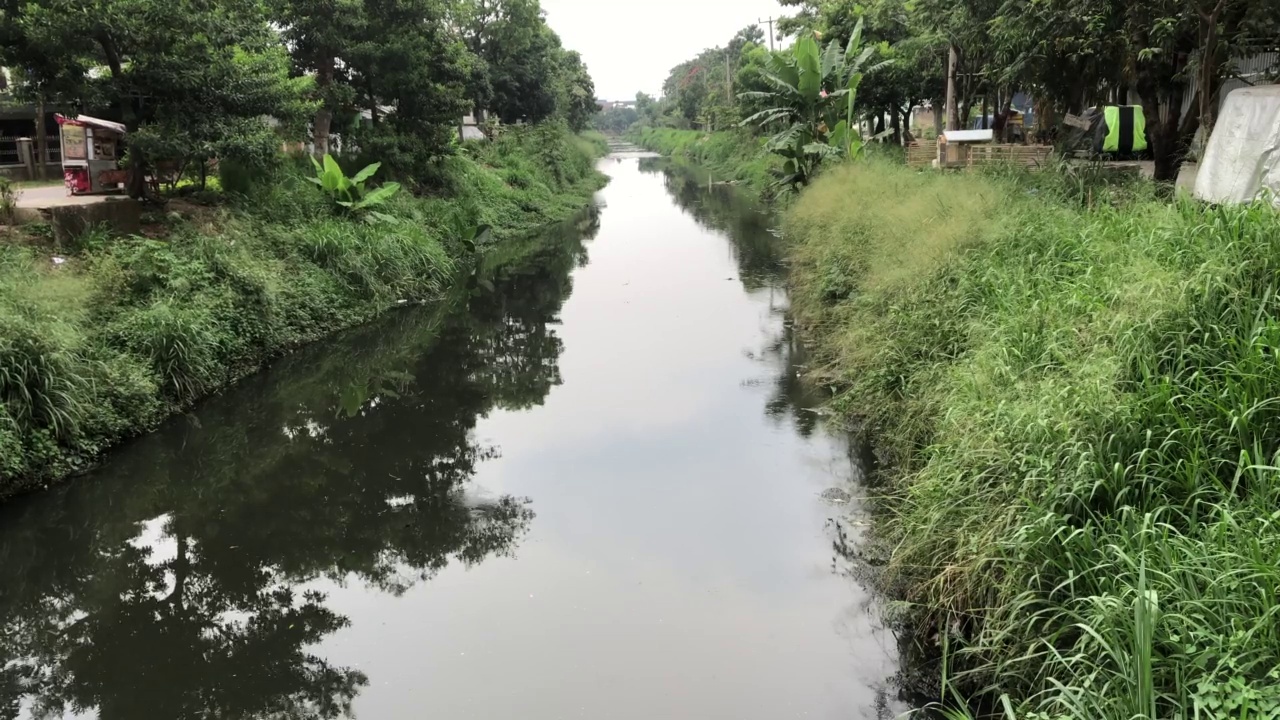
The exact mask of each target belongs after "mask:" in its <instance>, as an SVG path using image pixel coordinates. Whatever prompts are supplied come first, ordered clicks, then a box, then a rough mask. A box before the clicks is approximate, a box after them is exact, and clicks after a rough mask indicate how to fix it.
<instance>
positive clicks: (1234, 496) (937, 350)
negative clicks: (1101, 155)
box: [785, 162, 1280, 720]
mask: <svg viewBox="0 0 1280 720" xmlns="http://www.w3.org/2000/svg"><path fill="white" fill-rule="evenodd" d="M1081 172H1082V171H1080V170H1069V169H1059V170H1057V171H1050V172H1044V173H1040V174H1036V175H1028V174H1023V173H1004V174H1000V173H997V174H995V175H988V176H981V175H943V174H937V173H930V172H924V173H921V172H916V171H913V170H910V169H908V168H906V167H903V166H901V165H896V164H895V165H891V164H888V163H884V162H868V163H861V164H856V165H843V166H839V167H835V168H832V169H830V170H829V172H827V173H826V174H825V175H824V176H823V177H821V178H820V179H819V180H818V181H817V182H816V183H815V184H813V185H812V186H811V187H810V188H809V189H808V190H806V191H805V192H804V193H802V194H801V195H800V196H799V198H798V199H797V200H796V202H795V203H794V205H793V206H792V207H791V208H790V209H789V211H788V212H787V214H786V219H785V231H786V234H787V236H788V239H789V241H790V243H791V253H792V257H791V259H792V264H793V268H792V281H793V284H794V286H795V292H794V294H793V302H794V307H793V312H794V315H795V318H796V321H797V323H798V324H799V325H800V326H801V327H802V329H803V332H804V333H805V334H806V336H807V337H808V338H809V339H810V340H812V341H813V343H814V344H815V350H816V360H815V369H814V374H815V376H816V377H817V378H818V379H819V380H820V381H821V382H823V383H824V384H826V385H827V386H829V387H830V388H831V390H832V392H833V399H832V404H833V407H834V409H836V410H837V411H839V412H840V413H842V414H844V415H846V416H849V417H857V418H860V419H861V420H862V421H863V422H865V423H866V424H867V425H869V427H870V428H871V429H872V430H873V432H874V436H875V437H876V438H877V442H878V446H879V449H880V453H881V456H882V459H884V460H885V461H886V463H885V466H884V470H883V472H882V475H883V478H882V483H883V484H882V485H881V486H880V487H879V488H878V489H879V492H880V494H881V495H882V497H881V498H880V503H879V504H880V506H881V510H882V512H883V513H884V514H883V515H882V517H881V520H880V521H879V523H878V525H877V527H878V531H877V535H878V539H879V541H880V543H881V544H882V547H883V549H884V551H885V553H886V555H887V556H888V566H887V571H886V573H885V577H884V580H885V583H886V586H887V587H889V588H890V589H891V590H892V592H893V594H894V595H895V596H896V597H898V598H899V599H901V600H902V604H901V605H900V609H901V611H902V613H903V615H902V618H903V619H904V620H905V621H907V626H908V627H912V628H915V629H917V631H918V632H917V633H916V634H915V638H914V639H915V640H916V642H918V643H920V644H922V645H929V646H932V647H933V648H934V649H935V651H936V650H939V649H941V650H943V652H944V653H945V655H946V658H945V662H946V663H947V664H946V665H944V666H943V669H944V671H943V675H944V677H945V680H944V682H946V684H947V688H945V689H944V692H943V697H942V698H941V699H943V700H944V702H946V703H947V704H949V705H951V706H952V709H953V712H955V713H957V714H963V713H964V712H965V711H964V710H963V708H962V706H958V705H957V703H958V702H959V700H960V698H961V697H968V698H977V699H982V698H985V699H986V700H988V701H990V702H991V703H992V704H991V705H989V706H988V707H991V708H992V711H993V713H994V714H999V715H1000V716H1002V717H1008V718H1090V719H1098V718H1116V719H1117V720H1118V719H1120V718H1126V719H1127V718H1165V717H1170V718H1184V717H1185V718H1190V717H1200V718H1244V717H1249V718H1253V717H1258V718H1263V717H1276V716H1277V714H1280V623H1278V622H1277V616H1276V613H1277V612H1278V608H1280V603H1277V598H1278V595H1277V593H1280V528H1277V525H1276V523H1277V519H1278V517H1280V516H1278V515H1277V513H1276V508H1277V507H1278V506H1280V462H1278V461H1280V458H1278V457H1277V454H1278V452H1280V440H1277V438H1280V406H1278V405H1277V404H1276V397H1277V396H1280V363H1277V357H1280V320H1277V317H1280V298H1278V297H1277V291H1278V290H1280V216H1277V214H1276V213H1275V212H1274V211H1273V210H1272V209H1271V208H1269V207H1266V206H1262V205H1258V206H1247V207H1216V208H1211V207H1205V206H1203V205H1200V204H1198V203H1195V202H1192V201H1190V200H1185V199H1178V200H1175V201H1174V202H1169V201H1167V200H1164V199H1160V198H1158V197H1156V195H1155V194H1154V192H1153V186H1151V185H1149V184H1143V183H1137V182H1133V183H1127V184H1126V183H1122V184H1119V185H1115V184H1106V185H1097V184H1095V183H1093V182H1091V181H1090V180H1089V179H1088V178H1082V177H1080V174H1081ZM851 199H855V200H854V201H851Z"/></svg>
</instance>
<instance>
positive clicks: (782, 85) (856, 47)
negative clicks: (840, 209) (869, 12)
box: [742, 22, 889, 188]
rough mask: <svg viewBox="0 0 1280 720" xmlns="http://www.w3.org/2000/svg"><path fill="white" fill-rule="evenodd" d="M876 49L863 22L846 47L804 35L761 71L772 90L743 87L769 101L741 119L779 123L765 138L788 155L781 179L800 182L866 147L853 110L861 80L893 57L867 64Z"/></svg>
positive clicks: (770, 147)
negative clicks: (822, 45)
mask: <svg viewBox="0 0 1280 720" xmlns="http://www.w3.org/2000/svg"><path fill="white" fill-rule="evenodd" d="M875 51H876V48H875V47H874V46H872V47H866V48H864V47H862V23H861V22H859V23H858V25H857V27H856V28H855V29H854V32H853V36H852V37H851V38H850V40H849V44H848V46H847V47H846V48H845V49H844V50H841V48H840V46H839V45H837V44H836V43H835V42H834V41H833V42H830V43H828V44H827V47H826V50H825V51H823V50H820V49H819V47H818V43H817V42H816V41H815V40H814V39H813V38H812V37H808V36H806V37H802V38H800V39H799V40H797V41H796V43H795V45H794V46H792V49H791V53H790V55H785V54H779V55H773V56H771V57H770V58H769V64H768V67H767V70H766V71H765V72H763V73H761V77H762V79H763V80H764V81H765V82H766V83H767V84H769V85H770V86H771V87H772V89H771V90H767V91H752V92H747V93H743V95H744V96H746V97H748V98H751V99H754V100H757V101H761V102H763V104H765V105H767V106H768V107H766V108H765V109H763V110H761V111H759V112H757V113H755V114H754V115H752V116H750V117H748V118H746V119H745V120H743V121H742V124H743V125H748V124H753V123H754V124H758V125H759V126H760V127H761V128H771V127H780V128H781V129H780V130H779V131H778V132H777V133H775V134H774V135H773V136H772V137H770V138H769V139H768V141H767V142H766V143H765V149H766V150H768V151H770V152H773V153H776V154H777V155H779V156H781V157H782V158H784V160H785V162H784V163H783V166H782V172H781V174H780V175H779V178H778V182H779V184H782V185H786V186H789V187H792V188H798V187H801V186H803V185H806V184H808V183H809V181H810V180H811V179H812V178H813V174H814V172H815V171H816V170H817V168H818V166H819V165H820V164H821V163H822V161H823V160H826V159H829V158H837V157H848V158H853V157H857V156H858V155H859V154H860V153H861V152H862V138H861V136H860V135H859V131H858V128H857V125H856V121H857V116H856V115H855V113H854V109H855V102H856V99H857V94H858V86H859V85H861V83H862V79H863V77H865V76H866V75H867V74H870V73H873V72H875V71H876V70H879V69H880V68H882V67H884V65H886V64H887V63H888V62H889V61H883V62H881V63H878V64H874V65H868V63H869V62H870V60H871V59H872V57H873V56H874V54H875Z"/></svg>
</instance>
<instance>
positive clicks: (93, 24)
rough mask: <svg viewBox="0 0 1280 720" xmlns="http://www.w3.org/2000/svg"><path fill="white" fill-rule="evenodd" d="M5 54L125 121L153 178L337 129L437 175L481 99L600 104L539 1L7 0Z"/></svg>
mask: <svg viewBox="0 0 1280 720" xmlns="http://www.w3.org/2000/svg"><path fill="white" fill-rule="evenodd" d="M0 63H3V64H4V65H6V66H9V67H12V68H14V69H15V70H16V71H17V72H15V73H14V75H15V80H16V82H15V87H14V88H12V89H11V90H12V93H13V94H14V95H15V96H17V97H18V98H19V99H23V100H34V99H38V100H39V101H41V102H47V103H49V104H51V105H56V106H60V107H71V108H78V109H81V110H82V111H92V113H93V114H97V115H103V116H106V117H108V118H110V119H116V120H119V121H121V122H123V123H124V124H125V125H126V126H127V127H128V128H129V131H130V132H129V136H128V140H127V142H128V155H129V161H130V166H131V167H132V168H136V169H137V173H136V175H137V180H138V181H140V180H141V176H142V173H143V171H144V169H145V168H146V167H147V166H149V165H150V164H152V163H154V162H156V161H160V160H163V161H170V162H176V163H179V164H186V163H189V162H200V163H203V162H205V161H206V160H208V159H212V158H219V159H233V160H236V161H239V162H244V163H249V164H253V163H261V162H265V161H266V160H268V159H269V158H271V157H272V156H273V154H274V153H275V152H277V151H278V148H279V146H280V143H281V141H284V140H301V139H307V136H308V134H310V135H311V139H312V140H313V142H314V145H315V150H316V153H317V154H323V153H325V152H327V151H328V150H329V149H330V137H331V135H332V134H333V133H335V132H336V133H340V134H342V136H343V138H344V140H347V141H349V142H350V143H353V145H348V146H347V147H345V148H344V150H353V149H358V150H359V151H360V152H362V153H367V154H369V155H377V156H378V159H380V160H383V161H384V162H385V163H386V164H387V166H388V168H389V169H391V170H392V171H393V172H396V173H400V174H407V175H413V176H422V175H426V174H427V173H428V172H429V169H430V166H431V163H432V162H434V161H435V160H436V159H437V158H439V157H441V156H443V155H445V154H448V153H449V152H450V150H451V147H452V145H453V143H454V138H455V137H456V133H457V126H458V123H459V120H460V118H461V116H462V115H463V114H465V113H466V112H468V111H469V110H472V109H475V110H479V111H481V112H482V113H489V114H492V115H493V116H495V117H498V118H500V119H501V120H502V121H503V122H517V121H524V122H539V121H543V120H547V119H552V118H558V119H562V120H564V121H565V122H566V123H568V124H569V125H570V126H571V127H573V128H575V129H582V128H585V127H586V126H587V125H588V124H589V123H590V118H591V116H592V115H593V114H594V112H595V109H596V105H595V97H594V92H595V88H594V83H593V82H592V79H591V76H590V74H589V72H588V71H587V68H586V66H585V65H584V64H583V62H582V58H581V57H580V56H579V55H578V54H577V53H573V52H569V51H566V50H565V49H564V48H563V47H561V43H560V39H559V37H558V36H557V35H556V34H555V33H554V32H553V31H552V30H551V29H550V28H549V27H548V26H547V24H546V22H545V19H544V16H543V12H542V8H541V6H540V5H539V3H538V0H227V1H226V2H218V3H208V2H199V1H198V0H171V1H168V2H162V1H161V0H0ZM308 124H310V126H311V129H310V133H308V127H307V126H308ZM135 189H137V188H135Z"/></svg>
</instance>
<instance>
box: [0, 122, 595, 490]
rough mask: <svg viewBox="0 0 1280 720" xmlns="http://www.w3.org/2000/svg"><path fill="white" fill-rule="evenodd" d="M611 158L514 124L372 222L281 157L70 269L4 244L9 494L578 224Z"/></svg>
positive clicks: (1, 357) (101, 245)
mask: <svg viewBox="0 0 1280 720" xmlns="http://www.w3.org/2000/svg"><path fill="white" fill-rule="evenodd" d="M601 152H602V151H601V149H600V147H599V144H598V141H597V140H595V139H583V138H576V137H574V136H572V135H570V134H569V133H568V132H567V131H566V130H565V129H564V128H562V127H559V126H556V125H554V124H551V125H545V126H536V127H532V128H526V129H520V130H516V131H513V132H510V133H508V134H507V135H506V136H504V137H503V138H502V139H501V140H500V141H498V142H496V143H493V144H490V145H477V146H471V147H467V148H464V149H463V150H462V152H460V153H458V154H457V155H455V156H454V157H452V158H449V159H448V160H446V161H444V162H443V163H442V165H441V167H440V169H439V174H438V176H437V177H434V178H432V181H433V187H434V194H431V195H429V196H425V197H414V196H411V195H409V194H408V193H402V194H401V195H400V196H398V197H396V198H395V199H394V200H393V202H391V203H388V204H387V205H385V206H383V207H382V209H384V210H385V213H386V214H387V215H389V216H390V217H389V218H384V219H381V220H377V221H373V222H370V221H368V220H369V219H365V218H359V217H353V216H351V215H349V214H344V213H343V212H342V211H341V210H340V209H338V208H336V207H335V206H334V205H333V204H332V203H331V202H330V201H329V200H328V199H326V198H325V197H324V195H323V194H322V193H321V192H320V191H319V189H317V188H316V187H315V186H314V185H312V184H310V183H308V182H306V180H305V177H304V174H303V173H305V172H306V171H307V169H308V168H309V166H310V163H309V161H303V162H299V163H283V164H282V165H283V166H282V167H281V168H280V169H278V170H276V171H275V173H274V174H273V175H268V176H262V175H261V174H259V175H258V176H255V177H247V176H244V175H245V173H244V172H241V171H240V170H237V171H236V172H235V173H232V172H228V176H231V175H235V178H236V179H235V182H232V183H229V186H230V188H231V189H229V190H228V191H227V203H226V204H225V205H224V206H223V207H221V208H216V209H201V210H199V211H198V212H194V213H190V214H189V216H188V217H186V218H184V219H177V218H176V217H175V216H173V215H170V216H167V217H164V218H163V223H164V224H163V225H162V226H157V225H154V224H153V225H152V226H151V227H149V228H148V235H149V237H128V238H114V239H109V240H107V241H105V242H104V241H101V240H100V239H99V240H95V241H94V242H91V243H87V244H86V245H87V249H86V250H85V251H84V252H82V253H81V254H80V255H78V256H74V257H72V258H70V259H68V261H67V262H66V263H65V264H62V265H56V264H54V263H53V262H51V260H50V258H49V256H48V255H47V254H46V253H44V252H43V251H41V250H39V249H37V248H35V247H30V246H26V245H22V244H7V243H0V497H2V496H4V495H7V494H11V493H13V492H17V491H19V490H21V489H23V488H26V487H31V486H33V485H36V484H39V483H43V482H47V481H49V480H53V479H57V478H59V477H62V476H64V475H66V474H68V473H71V472H74V471H76V470H78V469H80V468H83V467H85V466H86V465H87V464H88V463H90V462H92V460H93V459H94V458H95V457H96V456H97V455H98V454H99V453H100V452H101V451H102V450H104V449H105V448H107V447H109V446H110V445H112V444H114V443H116V442H118V441H119V440H121V439H123V438H125V437H128V436H130V435H133V434H137V433H139V432H142V431H144V430H146V429H148V428H150V427H151V426H153V425H154V424H155V423H156V422H158V421H159V420H160V419H161V418H163V417H165V416H166V415H168V414H169V413H171V412H173V411H175V410H177V409H180V408H182V407H184V406H186V405H189V404H190V403H191V402H193V401H195V400H196V399H198V398H200V397H202V396H204V395H207V394H208V393H210V392H214V391H216V390H217V389H218V388H220V387H222V386H224V385H226V384H227V383H228V382H230V381H232V380H234V379H236V378H238V377H240V376H242V375H244V374H245V373H247V372H250V371H252V370H253V369H255V368H257V367H259V366H260V365H261V364H262V362H264V361H265V360H267V359H269V358H271V357H273V356H275V355H278V354H280V353H282V352H285V351H288V350H289V349H291V348H294V347H297V346H298V345H300V344H303V343H306V342H309V341H312V340H315V339H317V338H319V337H322V336H324V335H326V334H329V333H331V332H333V331H335V330H338V329H341V328H345V327H350V326H352V325H354V324H357V323H360V322H363V321H366V320H368V319H370V318H372V317H373V316H374V315H376V314H378V313H380V312H382V311H384V310H385V309H387V308H389V307H391V306H393V305H396V304H398V303H401V302H413V301H424V300H430V299H433V298H436V297H438V296H440V295H441V294H442V293H444V292H445V291H446V290H447V289H448V287H449V286H450V285H451V283H452V282H453V279H454V277H455V276H456V270H457V269H458V267H459V266H460V265H462V264H463V263H472V262H473V259H472V257H471V253H473V252H475V250H474V249H473V248H472V247H471V246H469V245H468V244H467V243H464V242H462V240H461V238H462V237H464V236H465V235H467V233H468V232H469V231H470V232H471V233H472V234H474V228H475V227H476V226H477V225H481V224H488V225H491V226H492V227H493V230H494V235H495V236H497V237H498V238H499V239H502V238H512V237H517V236H520V235H525V234H528V233H530V232H532V231H534V230H536V229H537V228H539V227H541V226H544V225H546V224H547V223H549V222H552V221H554V220H559V219H562V218H565V217H567V216H569V215H570V214H572V213H573V212H574V211H576V210H578V209H580V208H581V207H582V206H583V205H584V204H585V203H586V202H587V201H588V199H589V198H590V196H591V195H592V193H593V192H594V191H595V190H596V189H597V188H598V187H599V185H600V181H601V176H600V175H599V174H597V173H596V172H595V170H594V166H593V163H594V160H595V158H596V157H598V156H599V154H600V153H601ZM517 178H518V179H517ZM513 179H515V180H514V181H513ZM423 187H424V189H426V188H425V186H423ZM485 251H486V249H485V248H483V247H482V248H480V249H479V252H485Z"/></svg>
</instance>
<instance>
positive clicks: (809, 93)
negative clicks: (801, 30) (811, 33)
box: [792, 37, 822, 102]
mask: <svg viewBox="0 0 1280 720" xmlns="http://www.w3.org/2000/svg"><path fill="white" fill-rule="evenodd" d="M792 53H793V54H794V55H795V58H796V67H797V68H799V70H800V84H799V90H800V97H802V98H804V99H805V100H806V101H808V102H814V101H816V100H817V99H818V93H820V92H822V65H821V62H820V60H819V59H818V43H817V42H815V41H814V39H813V38H811V37H803V38H801V39H799V40H797V41H796V44H795V47H794V48H793V49H792Z"/></svg>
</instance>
